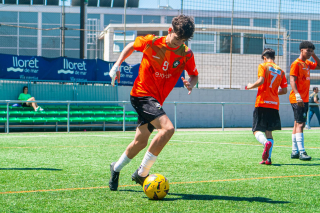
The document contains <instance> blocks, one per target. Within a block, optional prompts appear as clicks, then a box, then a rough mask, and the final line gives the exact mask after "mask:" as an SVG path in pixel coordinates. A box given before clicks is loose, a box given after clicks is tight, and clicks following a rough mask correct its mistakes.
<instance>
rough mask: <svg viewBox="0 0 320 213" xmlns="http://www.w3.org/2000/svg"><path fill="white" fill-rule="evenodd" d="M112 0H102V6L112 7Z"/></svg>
mask: <svg viewBox="0 0 320 213" xmlns="http://www.w3.org/2000/svg"><path fill="white" fill-rule="evenodd" d="M111 1H112V0H100V7H111Z"/></svg>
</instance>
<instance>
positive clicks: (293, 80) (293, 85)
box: [290, 75, 304, 107]
mask: <svg viewBox="0 0 320 213" xmlns="http://www.w3.org/2000/svg"><path fill="white" fill-rule="evenodd" d="M296 80H297V76H295V75H290V85H291V88H292V90H293V92H294V94H295V96H296V100H297V104H298V106H300V107H303V106H304V103H303V100H302V99H301V96H300V93H299V91H298V88H297V84H296Z"/></svg>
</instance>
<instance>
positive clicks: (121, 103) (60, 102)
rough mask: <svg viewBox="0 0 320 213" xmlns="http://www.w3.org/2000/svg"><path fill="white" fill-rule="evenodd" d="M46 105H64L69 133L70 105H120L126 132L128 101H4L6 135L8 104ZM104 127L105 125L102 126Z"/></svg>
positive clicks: (123, 127)
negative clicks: (5, 106)
mask: <svg viewBox="0 0 320 213" xmlns="http://www.w3.org/2000/svg"><path fill="white" fill-rule="evenodd" d="M26 102H28V103H46V104H66V105H67V132H68V133H69V132H70V105H71V104H120V105H122V106H123V124H122V129H123V132H125V131H126V127H125V124H126V122H125V105H126V104H129V103H130V101H39V100H37V101H20V100H5V101H3V100H2V101H0V104H1V103H6V104H7V122H6V124H5V126H6V133H7V134H9V128H10V126H9V124H10V122H9V118H10V113H9V111H10V107H9V106H10V103H26ZM103 126H105V124H103Z"/></svg>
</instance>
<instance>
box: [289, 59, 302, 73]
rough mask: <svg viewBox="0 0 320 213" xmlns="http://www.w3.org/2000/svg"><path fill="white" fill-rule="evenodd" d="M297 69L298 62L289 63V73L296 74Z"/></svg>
mask: <svg viewBox="0 0 320 213" xmlns="http://www.w3.org/2000/svg"><path fill="white" fill-rule="evenodd" d="M299 70H300V68H299V64H298V63H295V62H293V63H292V64H291V67H290V75H293V76H298V74H299Z"/></svg>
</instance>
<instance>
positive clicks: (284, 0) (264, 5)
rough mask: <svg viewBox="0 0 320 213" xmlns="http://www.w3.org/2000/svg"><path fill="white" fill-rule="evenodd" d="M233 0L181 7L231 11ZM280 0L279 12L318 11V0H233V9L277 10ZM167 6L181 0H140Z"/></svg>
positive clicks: (191, 0)
mask: <svg viewBox="0 0 320 213" xmlns="http://www.w3.org/2000/svg"><path fill="white" fill-rule="evenodd" d="M232 1H233V0H183V9H184V10H186V9H196V10H209V11H210V10H214V11H231V10H232ZM280 1H281V12H283V13H302V14H303V13H317V14H318V13H319V11H320V0H268V1H266V0H234V10H235V11H250V12H265V13H269V12H272V13H274V12H279V2H280ZM158 2H160V6H166V5H167V2H169V6H171V7H172V8H173V9H180V8H181V0H140V1H139V7H140V8H157V7H158Z"/></svg>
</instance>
